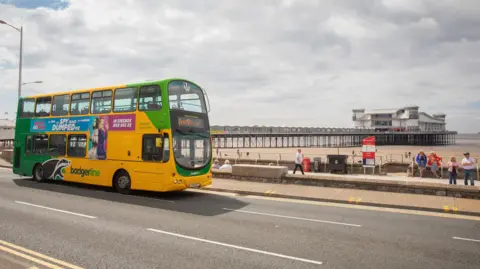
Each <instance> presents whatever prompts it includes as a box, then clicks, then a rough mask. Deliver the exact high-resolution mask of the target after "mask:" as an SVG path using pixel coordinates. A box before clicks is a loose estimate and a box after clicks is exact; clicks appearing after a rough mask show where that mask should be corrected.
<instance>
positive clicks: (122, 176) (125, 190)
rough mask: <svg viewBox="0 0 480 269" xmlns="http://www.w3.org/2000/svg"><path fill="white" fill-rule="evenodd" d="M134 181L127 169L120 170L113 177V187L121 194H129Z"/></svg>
mask: <svg viewBox="0 0 480 269" xmlns="http://www.w3.org/2000/svg"><path fill="white" fill-rule="evenodd" d="M131 186H132V181H131V179H130V175H129V174H128V173H127V172H126V171H119V172H117V173H116V175H115V178H114V179H113V187H114V188H115V190H116V191H117V192H119V193H121V194H129V193H130V187H131Z"/></svg>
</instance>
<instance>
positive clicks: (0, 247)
mask: <svg viewBox="0 0 480 269" xmlns="http://www.w3.org/2000/svg"><path fill="white" fill-rule="evenodd" d="M0 251H4V252H6V253H8V254H11V255H15V256H17V257H20V258H23V259H25V260H28V261H31V262H33V263H35V264H37V265H42V266H45V267H47V268H50V269H64V268H68V269H83V268H82V267H78V266H76V265H73V264H70V263H68V262H64V261H61V260H58V259H55V258H52V257H49V256H47V255H44V254H41V253H38V252H35V251H33V250H30V249H26V248H24V247H20V246H17V245H14V244H12V243H9V242H6V241H3V240H0ZM31 268H35V267H31Z"/></svg>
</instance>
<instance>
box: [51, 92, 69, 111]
mask: <svg viewBox="0 0 480 269" xmlns="http://www.w3.org/2000/svg"><path fill="white" fill-rule="evenodd" d="M69 105H70V95H69V94H64V95H55V96H54V97H53V105H52V116H65V115H68V106H69Z"/></svg>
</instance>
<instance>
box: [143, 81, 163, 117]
mask: <svg viewBox="0 0 480 269" xmlns="http://www.w3.org/2000/svg"><path fill="white" fill-rule="evenodd" d="M160 109H162V92H161V91H160V87H158V86H157V85H148V86H142V87H140V91H139V92H138V110H139V111H150V110H160Z"/></svg>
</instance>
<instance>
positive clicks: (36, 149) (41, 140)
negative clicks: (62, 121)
mask: <svg viewBox="0 0 480 269" xmlns="http://www.w3.org/2000/svg"><path fill="white" fill-rule="evenodd" d="M47 151H48V135H34V136H33V150H32V152H33V154H39V155H42V154H46V153H47Z"/></svg>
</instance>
